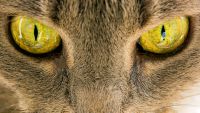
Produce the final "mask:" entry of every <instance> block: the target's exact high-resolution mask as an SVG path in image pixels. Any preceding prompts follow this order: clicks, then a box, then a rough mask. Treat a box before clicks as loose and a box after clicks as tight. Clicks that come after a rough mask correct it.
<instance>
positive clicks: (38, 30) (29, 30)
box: [11, 16, 61, 54]
mask: <svg viewBox="0 0 200 113" xmlns="http://www.w3.org/2000/svg"><path fill="white" fill-rule="evenodd" d="M11 33H12V37H13V39H14V41H15V43H16V44H17V45H18V46H19V47H20V48H21V49H23V50H25V51H27V52H29V53H32V54H44V53H48V52H51V51H53V50H54V49H56V48H57V47H58V46H59V45H60V42H61V38H60V36H59V34H58V33H57V32H56V31H55V30H53V29H52V28H49V27H47V26H45V25H44V24H41V23H40V22H38V21H37V20H34V19H31V18H29V17H24V16H18V17H15V18H13V19H12V22H11Z"/></svg>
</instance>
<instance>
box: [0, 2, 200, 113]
mask: <svg viewBox="0 0 200 113" xmlns="http://www.w3.org/2000/svg"><path fill="white" fill-rule="evenodd" d="M199 6H200V1H199V0H15V1H13V0H0V25H1V26H0V36H1V38H0V82H1V85H2V87H5V88H7V89H9V91H10V90H11V91H13V92H14V93H13V95H15V96H14V97H12V98H13V99H12V98H10V96H6V95H7V94H9V95H10V94H11V92H7V93H6V94H5V93H0V99H1V97H7V98H3V99H1V100H0V101H1V102H0V104H1V103H3V105H1V106H0V112H2V113H5V112H7V111H5V109H4V108H7V106H9V105H11V106H12V105H14V106H16V109H19V110H20V112H25V113H74V112H75V113H132V112H133V113H173V109H172V107H171V106H172V104H173V102H175V101H178V100H180V99H181V98H180V94H181V93H182V92H184V91H185V90H187V89H190V87H192V85H194V84H195V83H198V82H200V81H199V80H200V79H199V73H200V71H199V68H200V47H199V43H200V37H199V36H200V32H199V30H200V16H199V13H200V8H199ZM16 15H25V16H29V17H32V18H36V19H38V20H40V21H41V22H43V23H45V24H47V25H49V26H51V27H53V28H55V29H57V30H58V32H59V33H60V35H61V37H62V41H63V42H62V43H63V46H62V48H61V49H59V50H57V51H55V52H53V53H50V54H47V55H45V56H44V55H43V56H35V55H30V54H27V53H24V52H23V51H21V50H19V49H18V48H17V47H14V46H13V42H12V41H11V40H10V39H11V36H10V35H9V32H10V31H9V21H10V20H9V18H8V17H10V16H16ZM174 16H189V17H190V33H189V35H188V40H187V41H186V43H185V44H184V47H183V48H182V49H181V50H179V51H177V52H176V53H172V54H167V55H154V54H150V53H146V54H142V53H141V52H139V51H138V50H137V47H136V42H137V40H138V38H139V37H140V35H141V34H142V33H144V32H146V31H147V30H149V29H151V28H153V27H155V26H156V25H158V24H160V23H161V22H163V21H165V19H168V18H172V17H174ZM5 88H1V89H5ZM1 95H2V96H1ZM6 100H8V101H6ZM11 100H17V101H18V102H16V101H11ZM8 108H9V107H8ZM14 108H15V107H14ZM1 109H3V110H1ZM12 109H13V108H12ZM12 109H10V110H12ZM19 110H16V111H19ZM8 111H9V109H8ZM13 112H14V111H13Z"/></svg>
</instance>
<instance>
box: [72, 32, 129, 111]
mask: <svg viewBox="0 0 200 113" xmlns="http://www.w3.org/2000/svg"><path fill="white" fill-rule="evenodd" d="M96 36H97V35H96ZM87 37H88V36H87ZM84 38H85V37H84ZM88 38H92V39H89V40H88V39H85V40H82V41H81V40H79V41H80V42H78V41H76V50H75V51H76V52H75V53H74V59H75V63H74V66H73V68H72V69H71V78H72V79H71V80H72V81H70V86H71V87H70V88H71V89H70V90H71V97H72V98H71V99H72V102H74V103H73V104H74V105H75V112H77V113H120V110H121V108H122V103H123V100H124V98H125V92H126V91H125V89H126V88H127V80H126V78H125V76H123V74H124V72H123V68H121V66H122V65H123V60H121V61H120V60H119V59H118V58H119V57H120V54H119V53H118V52H116V48H114V46H113V45H112V44H109V40H108V39H107V40H103V39H94V38H101V36H98V37H92V36H89V37H88ZM104 38H105V37H104ZM109 38H111V37H109ZM82 39H83V38H82ZM78 43H80V44H81V45H79V44H78Z"/></svg>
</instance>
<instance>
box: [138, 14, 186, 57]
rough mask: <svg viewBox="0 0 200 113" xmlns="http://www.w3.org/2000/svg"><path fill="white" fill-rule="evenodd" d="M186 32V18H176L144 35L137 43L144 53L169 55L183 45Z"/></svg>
mask: <svg viewBox="0 0 200 113" xmlns="http://www.w3.org/2000/svg"><path fill="white" fill-rule="evenodd" d="M188 30H189V20H188V18H187V17H176V18H174V19H172V20H168V21H166V22H165V23H163V24H161V25H159V26H157V27H156V28H154V29H152V30H150V31H148V32H146V33H144V34H143V35H142V36H141V38H140V40H139V43H140V45H141V46H142V48H143V49H144V50H145V51H149V52H152V53H157V54H165V53H169V52H172V51H174V50H176V49H177V48H178V47H179V46H181V45H182V44H183V42H184V41H185V39H186V37H187V34H188Z"/></svg>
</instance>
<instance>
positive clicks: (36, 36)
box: [34, 25, 38, 41]
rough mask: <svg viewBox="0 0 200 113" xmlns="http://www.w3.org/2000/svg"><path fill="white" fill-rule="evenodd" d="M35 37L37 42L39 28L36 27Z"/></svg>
mask: <svg viewBox="0 0 200 113" xmlns="http://www.w3.org/2000/svg"><path fill="white" fill-rule="evenodd" d="M34 36H35V41H37V38H38V28H37V26H36V25H35V27H34Z"/></svg>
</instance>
